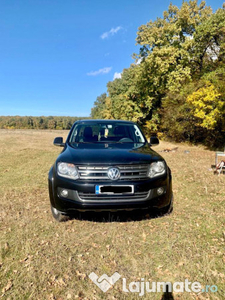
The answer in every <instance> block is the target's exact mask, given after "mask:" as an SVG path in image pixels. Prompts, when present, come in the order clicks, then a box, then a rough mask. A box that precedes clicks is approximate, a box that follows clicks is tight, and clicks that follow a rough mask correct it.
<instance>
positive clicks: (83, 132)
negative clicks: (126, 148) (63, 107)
mask: <svg viewBox="0 0 225 300" xmlns="http://www.w3.org/2000/svg"><path fill="white" fill-rule="evenodd" d="M69 143H145V138H144V136H143V134H142V133H141V131H140V129H139V128H138V126H137V125H135V124H126V123H124V124H123V123H116V122H112V123H109V122H107V123H106V122H99V123H97V122H94V123H78V124H77V125H75V127H74V129H73V132H72V134H71V136H70V139H69Z"/></svg>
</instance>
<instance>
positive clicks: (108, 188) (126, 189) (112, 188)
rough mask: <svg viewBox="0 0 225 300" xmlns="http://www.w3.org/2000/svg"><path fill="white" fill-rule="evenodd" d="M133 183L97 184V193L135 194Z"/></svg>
mask: <svg viewBox="0 0 225 300" xmlns="http://www.w3.org/2000/svg"><path fill="white" fill-rule="evenodd" d="M133 193H134V186H133V185H96V186H95V194H96V195H99V194H106V195H114V194H116V195H118V194H133Z"/></svg>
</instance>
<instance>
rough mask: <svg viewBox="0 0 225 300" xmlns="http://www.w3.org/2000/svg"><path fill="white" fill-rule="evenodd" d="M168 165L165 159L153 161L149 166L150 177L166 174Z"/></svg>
mask: <svg viewBox="0 0 225 300" xmlns="http://www.w3.org/2000/svg"><path fill="white" fill-rule="evenodd" d="M165 172H166V166H165V163H164V162H163V161H157V162H153V163H151V164H150V166H149V171H148V177H150V178H153V177H156V176H160V175H163V174H165Z"/></svg>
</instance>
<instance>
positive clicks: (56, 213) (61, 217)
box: [51, 205, 70, 222]
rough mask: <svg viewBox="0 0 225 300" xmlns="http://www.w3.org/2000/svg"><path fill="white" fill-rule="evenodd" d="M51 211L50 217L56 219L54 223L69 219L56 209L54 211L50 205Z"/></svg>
mask: <svg viewBox="0 0 225 300" xmlns="http://www.w3.org/2000/svg"><path fill="white" fill-rule="evenodd" d="M51 211H52V215H53V217H54V219H56V221H58V222H65V221H68V220H69V219H70V217H69V216H68V215H66V214H63V213H62V212H60V211H59V210H58V209H56V208H55V207H53V206H52V205H51Z"/></svg>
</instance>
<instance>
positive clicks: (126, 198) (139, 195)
mask: <svg viewBox="0 0 225 300" xmlns="http://www.w3.org/2000/svg"><path fill="white" fill-rule="evenodd" d="M150 192H151V191H147V192H136V193H134V194H130V195H112V194H111V195H103V194H102V195H96V194H93V193H81V192H78V195H79V198H80V200H81V201H87V202H89V201H97V202H101V201H110V203H111V202H114V201H115V202H117V201H122V202H130V201H144V200H146V199H147V198H148V197H149V195H150Z"/></svg>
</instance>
